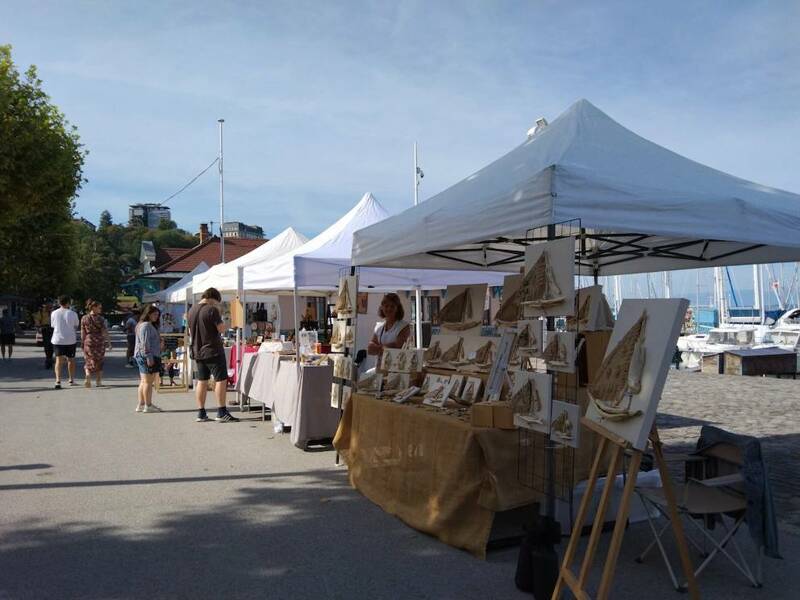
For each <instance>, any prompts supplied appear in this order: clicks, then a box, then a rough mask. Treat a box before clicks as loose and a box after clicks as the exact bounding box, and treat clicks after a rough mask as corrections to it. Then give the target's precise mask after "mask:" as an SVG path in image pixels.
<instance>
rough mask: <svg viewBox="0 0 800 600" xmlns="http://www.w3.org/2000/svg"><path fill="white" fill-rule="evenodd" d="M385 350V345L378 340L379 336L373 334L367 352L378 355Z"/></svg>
mask: <svg viewBox="0 0 800 600" xmlns="http://www.w3.org/2000/svg"><path fill="white" fill-rule="evenodd" d="M382 351H383V346H381V343H380V342H379V341H378V336H377V335H376V334H374V333H373V334H372V339H371V340H370V341H369V344H367V354H369V355H371V356H376V355H378V354H380V353H381V352H382Z"/></svg>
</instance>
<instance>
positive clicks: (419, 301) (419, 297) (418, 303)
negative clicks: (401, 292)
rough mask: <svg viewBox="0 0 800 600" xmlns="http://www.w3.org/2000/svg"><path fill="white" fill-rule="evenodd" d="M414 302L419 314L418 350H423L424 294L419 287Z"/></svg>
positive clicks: (415, 291) (417, 329)
mask: <svg viewBox="0 0 800 600" xmlns="http://www.w3.org/2000/svg"><path fill="white" fill-rule="evenodd" d="M414 302H415V307H416V313H417V315H416V316H417V319H416V321H417V328H416V334H417V335H416V338H417V350H420V349H421V348H422V292H421V291H420V289H419V286H417V289H416V290H414Z"/></svg>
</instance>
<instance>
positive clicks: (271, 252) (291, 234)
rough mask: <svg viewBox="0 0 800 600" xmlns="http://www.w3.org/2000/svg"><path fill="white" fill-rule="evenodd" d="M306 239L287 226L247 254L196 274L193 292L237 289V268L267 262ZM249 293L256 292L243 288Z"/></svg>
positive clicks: (298, 245)
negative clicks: (211, 289) (212, 288)
mask: <svg viewBox="0 0 800 600" xmlns="http://www.w3.org/2000/svg"><path fill="white" fill-rule="evenodd" d="M307 241H308V238H307V237H306V236H304V235H303V234H302V233H298V232H297V231H295V229H294V228H292V227H287V228H286V229H284V230H283V231H281V232H280V233H279V234H278V235H276V236H275V237H274V238H272V239H271V240H269V241H268V242H266V243H264V244H262V245H261V246H259V247H258V248H255V249H254V250H251V251H250V252H248V253H247V254H245V255H243V256H240V257H239V258H237V259H235V260H232V261H230V262H227V263H221V264H218V265H215V266H213V267H211V268H210V269H208V270H207V271H206V272H205V273H202V274H198V275H197V276H196V277H195V278H194V279H193V280H192V289H193V290H195V293H200V292H202V291H204V290H206V289H208V288H210V287H214V288H217V289H218V290H219V291H220V292H222V293H225V292H237V291H239V287H238V286H239V275H238V270H239V268H240V267H241V268H244V267H248V266H250V265H258V264H260V263H264V262H269V261H271V260H273V259H276V258H278V257H279V256H282V255H284V254H286V253H287V252H291V251H292V250H295V249H296V248H299V247H300V246H302V245H303V244H305V243H306V242H307ZM244 289H245V290H247V291H248V292H250V294H249V295H251V296H252V295H253V294H254V293H256V290H248V289H247V288H244Z"/></svg>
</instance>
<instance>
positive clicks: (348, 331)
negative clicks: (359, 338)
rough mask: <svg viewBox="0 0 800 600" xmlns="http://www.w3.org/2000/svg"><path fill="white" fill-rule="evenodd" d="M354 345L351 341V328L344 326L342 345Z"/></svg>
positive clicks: (353, 341) (352, 340)
mask: <svg viewBox="0 0 800 600" xmlns="http://www.w3.org/2000/svg"><path fill="white" fill-rule="evenodd" d="M354 343H355V340H354V339H353V328H352V327H347V326H345V335H344V344H345V346H352V345H353V344H354Z"/></svg>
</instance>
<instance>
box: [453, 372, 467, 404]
mask: <svg viewBox="0 0 800 600" xmlns="http://www.w3.org/2000/svg"><path fill="white" fill-rule="evenodd" d="M465 379H466V377H465V376H464V375H450V381H451V382H452V383H453V385H452V386H451V387H450V397H451V398H453V399H454V400H458V399H459V398H460V397H461V390H462V389H463V388H464V380H465Z"/></svg>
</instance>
